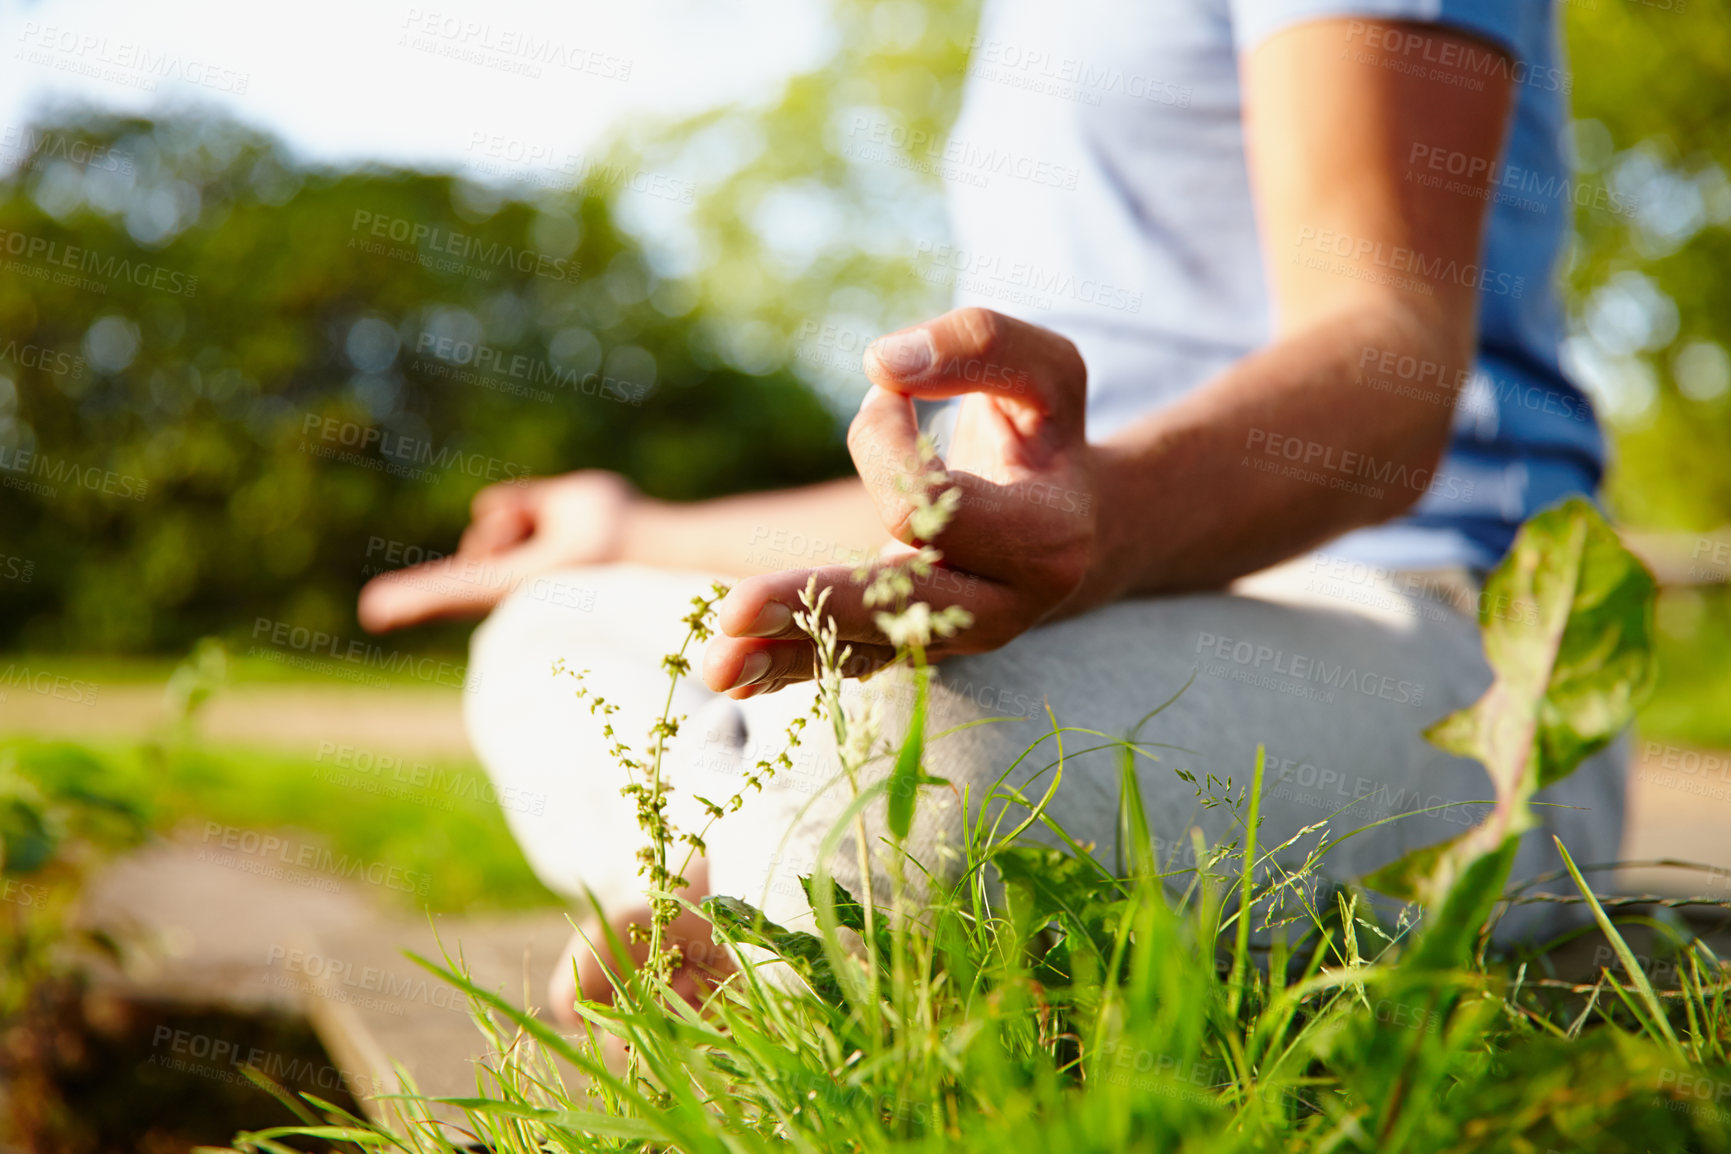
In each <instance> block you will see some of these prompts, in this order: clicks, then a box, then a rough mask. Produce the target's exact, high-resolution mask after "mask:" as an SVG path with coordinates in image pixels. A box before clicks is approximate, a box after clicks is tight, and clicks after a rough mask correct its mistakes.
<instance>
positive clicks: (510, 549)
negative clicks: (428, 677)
mask: <svg viewBox="0 0 1731 1154" xmlns="http://www.w3.org/2000/svg"><path fill="white" fill-rule="evenodd" d="M887 540H889V535H888V533H886V532H885V531H884V528H883V526H882V525H881V524H879V523H878V519H877V512H876V509H875V507H874V506H873V504H872V501H871V498H870V497H868V496H867V495H866V491H865V487H864V486H863V485H862V484H861V483H860V482H859V481H858V480H857V479H854V480H841V481H831V482H828V483H826V484H821V485H809V486H807V487H805V488H801V489H787V490H783V491H781V492H775V493H748V494H745V495H742V496H738V497H723V498H720V499H718V500H714V501H698V502H693V503H690V504H675V503H672V502H666V501H653V500H650V499H649V498H646V497H644V496H642V495H641V494H639V493H638V492H637V491H636V490H635V489H634V488H633V487H632V486H631V485H630V484H629V483H628V482H626V481H625V480H624V479H623V478H622V477H619V476H617V475H615V474H612V473H605V472H597V471H587V472H579V473H570V474H567V475H565V476H562V477H553V478H549V479H547V480H541V481H531V482H529V483H527V484H502V485H492V486H489V487H487V488H485V489H482V490H481V491H480V492H479V493H477V494H476V495H475V501H474V507H473V511H472V519H471V521H470V524H469V528H468V529H467V531H465V532H464V534H463V539H462V541H461V542H460V543H459V544H458V546H457V550H456V552H455V553H453V554H452V555H451V556H449V557H443V558H439V559H438V560H434V561H429V562H427V563H426V564H424V565H416V566H414V567H413V568H410V569H398V570H395V571H394V572H390V573H384V574H381V575H380V576H378V577H375V578H373V580H371V581H369V582H368V583H367V586H366V588H364V589H362V590H361V597H360V605H359V607H358V612H359V616H360V620H361V624H362V625H364V626H366V627H367V628H368V629H371V630H375V631H380V630H386V629H400V628H402V627H404V626H407V625H415V624H418V623H420V622H423V621H431V620H436V619H439V618H448V617H473V616H478V615H479V614H482V613H485V612H487V611H488V610H489V609H491V608H492V607H493V606H494V605H496V604H497V603H498V602H499V601H500V599H502V598H504V597H505V596H507V595H508V594H510V593H511V592H513V591H515V590H516V589H518V588H520V587H521V586H522V585H523V583H524V582H525V581H530V580H532V579H534V578H536V577H539V576H541V575H542V574H545V573H552V572H555V571H557V570H560V569H569V568H572V567H575V566H579V565H601V564H606V563H610V562H637V563H640V564H644V565H656V566H660V567H662V568H669V569H690V570H693V571H696V572H699V573H714V574H716V575H718V576H723V577H743V576H747V575H749V574H752V573H773V572H778V571H782V570H791V569H801V568H805V567H808V566H811V565H825V564H836V563H843V562H845V563H848V564H856V563H857V561H858V559H860V558H862V557H865V556H869V555H871V554H874V553H876V552H877V550H878V549H879V548H880V547H881V546H882V545H883V543H884V542H886V541H887Z"/></svg>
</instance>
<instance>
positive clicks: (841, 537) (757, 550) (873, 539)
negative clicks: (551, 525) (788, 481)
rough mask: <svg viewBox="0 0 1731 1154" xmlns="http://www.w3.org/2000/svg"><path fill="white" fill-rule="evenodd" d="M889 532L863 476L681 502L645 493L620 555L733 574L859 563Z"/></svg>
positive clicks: (632, 515)
mask: <svg viewBox="0 0 1731 1154" xmlns="http://www.w3.org/2000/svg"><path fill="white" fill-rule="evenodd" d="M888 540H889V533H888V532H886V531H885V529H884V527H883V525H882V524H881V523H880V522H879V521H878V515H877V507H876V506H875V505H873V504H872V500H871V497H870V496H869V495H867V493H866V491H865V486H864V485H862V484H861V483H860V481H859V479H858V478H857V477H849V478H846V479H843V480H839V481H828V482H825V483H824V484H821V485H807V486H805V487H804V488H799V489H783V490H780V491H778V492H773V493H746V494H743V495H741V496H737V497H720V498H717V499H715V500H712V501H698V502H694V503H691V504H674V503H672V502H664V501H649V500H640V501H639V502H638V503H637V505H636V506H635V507H634V508H633V509H632V510H631V512H630V514H629V515H628V516H627V519H626V523H625V529H624V535H623V542H622V548H621V550H620V558H619V559H620V560H622V561H635V562H638V563H640V564H644V565H657V566H660V567H662V568H666V569H691V570H695V571H697V572H700V573H716V574H719V575H722V576H728V577H745V576H749V575H750V574H753V573H773V572H776V571H778V570H782V569H805V568H809V567H810V566H813V565H826V564H831V563H841V564H857V563H858V562H859V561H862V560H864V559H865V558H867V557H871V556H873V555H875V554H876V553H877V551H878V550H879V549H880V548H881V547H882V546H883V544H884V543H885V542H886V541H888Z"/></svg>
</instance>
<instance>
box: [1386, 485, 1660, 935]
mask: <svg viewBox="0 0 1731 1154" xmlns="http://www.w3.org/2000/svg"><path fill="white" fill-rule="evenodd" d="M1653 592H1654V586H1653V578H1652V576H1651V575H1650V574H1648V572H1647V570H1646V568H1645V567H1643V566H1642V564H1641V562H1640V561H1639V560H1637V559H1636V558H1635V556H1634V555H1633V554H1631V553H1630V552H1629V551H1628V550H1627V549H1625V548H1624V547H1623V544H1622V542H1621V541H1620V540H1618V538H1617V534H1616V533H1615V532H1614V531H1613V530H1612V529H1611V527H1610V526H1609V525H1607V524H1606V523H1605V521H1604V518H1602V517H1601V516H1599V513H1598V511H1597V510H1595V509H1594V508H1593V506H1592V505H1591V504H1590V503H1589V502H1587V501H1585V500H1582V499H1580V498H1571V499H1569V500H1568V501H1565V502H1563V503H1562V504H1560V505H1558V506H1556V507H1554V508H1551V509H1548V510H1546V511H1545V512H1543V513H1540V514H1538V515H1537V516H1535V517H1534V518H1532V519H1531V520H1530V521H1528V522H1527V523H1526V524H1525V525H1523V526H1522V527H1521V531H1520V533H1519V535H1518V536H1517V537H1516V538H1515V543H1514V546H1513V547H1512V548H1511V549H1510V550H1509V554H1508V556H1507V557H1505V558H1504V559H1503V562H1502V564H1501V565H1499V566H1497V569H1496V571H1495V572H1494V573H1492V574H1491V576H1490V579H1489V580H1488V581H1487V582H1486V583H1485V590H1484V596H1483V598H1482V601H1481V604H1480V606H1479V625H1480V629H1481V632H1482V634H1483V636H1484V646H1485V657H1486V659H1487V660H1488V661H1489V662H1490V665H1491V669H1492V671H1493V673H1494V674H1495V680H1494V681H1493V682H1492V684H1491V687H1490V688H1489V689H1488V690H1486V691H1485V694H1484V696H1483V697H1481V698H1479V700H1478V701H1476V702H1475V703H1473V704H1472V705H1471V706H1469V707H1468V708H1466V709H1462V710H1459V711H1457V712H1455V713H1452V714H1450V715H1449V716H1447V717H1445V718H1443V719H1442V720H1441V721H1439V722H1437V723H1436V724H1435V725H1433V726H1431V727H1430V729H1428V730H1427V731H1426V732H1425V737H1426V738H1428V739H1429V740H1430V742H1431V743H1432V744H1433V745H1435V746H1437V747H1438V748H1439V749H1444V750H1447V751H1448V752H1450V753H1455V754H1459V755H1460V756H1462V757H1471V758H1476V759H1477V760H1478V761H1479V762H1480V763H1482V764H1483V765H1484V767H1485V770H1486V772H1487V773H1489V774H1490V777H1491V782H1492V784H1493V785H1494V786H1495V790H1496V799H1497V801H1496V806H1495V808H1494V809H1493V810H1492V811H1491V812H1490V813H1489V814H1488V815H1487V816H1486V817H1485V819H1484V821H1482V822H1481V823H1480V824H1479V825H1477V826H1475V827H1473V828H1472V829H1471V830H1468V831H1467V832H1466V833H1465V834H1462V835H1461V836H1459V837H1456V838H1453V839H1451V840H1449V841H1446V842H1442V843H1440V844H1438V845H1433V846H1426V847H1424V848H1422V849H1418V850H1415V851H1413V852H1411V853H1409V854H1407V855H1406V856H1405V857H1403V858H1401V859H1400V860H1399V861H1397V862H1394V863H1393V864H1392V865H1389V866H1386V867H1384V868H1383V869H1381V870H1378V871H1377V872H1376V873H1374V874H1372V875H1371V876H1370V877H1369V878H1367V879H1365V881H1366V884H1368V885H1369V886H1371V887H1372V888H1373V889H1377V890H1381V891H1382V892H1384V893H1388V894H1392V895H1394V896H1396V897H1400V898H1405V899H1408V900H1423V901H1426V902H1428V903H1430V904H1431V905H1432V906H1433V907H1437V908H1440V907H1442V906H1443V905H1444V900H1443V899H1444V898H1445V897H1447V896H1448V895H1449V893H1450V890H1451V888H1452V887H1453V886H1454V884H1455V882H1456V880H1457V879H1460V878H1462V877H1463V876H1464V875H1465V874H1466V873H1467V871H1468V867H1469V866H1471V865H1472V864H1473V863H1474V862H1476V861H1479V860H1480V859H1482V858H1484V857H1485V855H1487V854H1498V853H1500V851H1502V850H1503V849H1504V848H1505V846H1508V845H1510V843H1512V842H1514V841H1515V840H1517V839H1518V838H1519V837H1520V835H1521V834H1522V833H1524V832H1525V831H1526V830H1528V829H1531V828H1532V827H1533V826H1534V825H1535V824H1537V823H1536V819H1535V818H1534V817H1533V813H1532V807H1531V805H1530V804H1529V803H1530V801H1531V799H1532V796H1533V794H1534V793H1536V792H1537V791H1538V790H1540V789H1542V788H1544V787H1545V786H1547V785H1550V784H1551V783H1553V782H1556V781H1560V780H1562V779H1563V778H1565V777H1567V776H1568V775H1569V774H1570V773H1572V772H1573V771H1574V769H1575V767H1576V766H1577V765H1579V764H1580V763H1581V761H1582V759H1583V758H1586V757H1588V756H1589V755H1591V754H1593V753H1595V752H1597V751H1598V750H1600V749H1603V748H1604V747H1605V746H1606V745H1608V744H1609V743H1610V742H1611V740H1612V739H1613V738H1615V737H1616V735H1617V734H1618V733H1619V732H1620V731H1621V730H1622V729H1623V727H1624V726H1625V725H1627V724H1628V723H1629V720H1630V718H1631V717H1633V715H1634V712H1635V708H1636V706H1637V705H1639V704H1640V702H1641V700H1642V698H1643V697H1644V696H1645V694H1646V693H1647V691H1648V689H1649V688H1650V687H1651V685H1652V680H1653V654H1652V619H1653ZM1510 857H1511V858H1512V853H1511V854H1510ZM1505 873H1506V869H1505V870H1498V869H1489V870H1476V871H1472V874H1473V879H1474V882H1475V885H1478V886H1483V885H1494V886H1495V887H1496V889H1497V892H1491V893H1488V894H1474V895H1456V898H1457V899H1458V898H1460V897H1462V896H1465V897H1467V898H1469V899H1470V900H1465V901H1462V900H1454V901H1450V902H1448V903H1447V904H1448V906H1449V908H1450V910H1451V912H1452V913H1453V914H1454V915H1455V916H1457V917H1468V916H1477V915H1476V913H1474V911H1478V910H1483V911H1484V913H1485V914H1486V915H1488V913H1489V910H1490V907H1491V905H1492V904H1494V902H1495V900H1496V898H1497V897H1498V896H1499V893H1500V887H1501V884H1502V876H1503V874H1505ZM1480 924H1482V919H1481V921H1480ZM1472 928H1476V927H1469V929H1472ZM1450 936H1455V935H1450Z"/></svg>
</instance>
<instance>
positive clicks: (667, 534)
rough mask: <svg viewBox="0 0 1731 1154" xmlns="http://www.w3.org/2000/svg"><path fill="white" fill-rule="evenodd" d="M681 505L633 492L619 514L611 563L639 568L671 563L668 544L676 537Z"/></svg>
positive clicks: (627, 497)
mask: <svg viewBox="0 0 1731 1154" xmlns="http://www.w3.org/2000/svg"><path fill="white" fill-rule="evenodd" d="M677 509H678V506H677V505H675V504H673V503H672V502H671V501H657V500H655V499H654V498H652V497H645V496H644V495H643V494H641V493H639V492H637V491H636V490H632V492H631V493H630V494H629V495H627V496H626V498H625V500H624V502H623V503H622V505H621V507H620V509H619V513H618V522H619V523H618V530H617V532H615V533H614V535H613V549H612V554H613V555H612V557H611V560H613V561H615V562H622V563H629V564H637V565H665V564H667V558H666V553H667V543H668V542H669V541H670V540H672V539H673V538H674V536H675V527H674V521H675V519H676V516H677V514H676V510H677Z"/></svg>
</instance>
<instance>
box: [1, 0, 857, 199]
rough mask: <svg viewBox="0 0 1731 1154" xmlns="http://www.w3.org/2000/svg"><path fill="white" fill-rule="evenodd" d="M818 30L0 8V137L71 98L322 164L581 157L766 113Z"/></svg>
mask: <svg viewBox="0 0 1731 1154" xmlns="http://www.w3.org/2000/svg"><path fill="white" fill-rule="evenodd" d="M824 14H825V13H824V6H823V5H822V4H818V3H814V2H813V0H545V2H536V0H456V2H451V0H442V2H438V3H434V4H403V3H396V2H394V0H291V2H290V3H286V4H279V5H254V4H250V3H244V2H242V3H236V2H235V0H152V2H151V3H148V4H142V3H138V2H137V0H95V2H92V0H38V2H35V3H25V4H0V46H3V51H0V60H3V61H4V64H3V65H0V129H7V128H16V127H18V126H21V125H23V124H24V123H26V122H27V121H28V120H29V118H30V115H31V112H32V111H33V110H35V109H38V108H40V107H42V106H44V105H46V104H51V103H52V102H54V101H56V100H63V99H70V100H77V101H83V102H89V103H95V104H98V105H101V106H104V107H108V108H114V109H120V110H126V111H134V112H144V111H151V110H162V109H164V108H176V107H182V106H185V105H187V104H194V103H203V104H207V105H214V106H216V107H218V108H221V109H223V110H225V111H227V112H228V113H229V114H230V115H232V116H234V117H235V118H237V119H240V120H242V121H244V122H247V123H249V124H252V125H254V126H257V127H261V128H264V129H267V130H269V131H272V132H274V133H276V134H278V135H280V136H282V137H283V138H285V139H286V140H287V141H288V142H289V143H290V145H291V146H292V147H294V148H295V149H296V150H297V151H298V152H300V153H302V154H303V155H306V156H309V157H312V158H315V159H318V160H324V161H359V160H368V159H380V160H386V161H391V162H396V163H403V164H415V165H421V166H429V167H438V168H445V169H463V168H467V167H469V166H470V165H471V164H472V163H473V162H474V161H475V160H476V159H477V157H478V155H479V154H480V153H483V152H486V151H487V150H495V151H494V152H493V155H495V156H504V155H511V156H515V155H518V154H521V153H522V152H524V151H525V150H533V149H536V148H545V149H548V150H552V151H553V152H554V154H555V155H564V154H576V155H579V156H583V155H587V154H589V153H591V152H594V151H598V150H599V147H600V145H601V144H602V143H603V142H604V141H605V140H606V139H607V137H608V135H609V134H610V132H611V131H615V130H618V129H620V128H621V127H622V126H623V125H625V124H627V123H629V122H631V121H632V120H635V119H638V118H640V117H644V116H652V117H653V116H677V115H682V114H686V113H690V112H695V111H699V110H701V109H704V108H707V107H711V106H714V105H717V104H724V103H732V102H738V101H755V100H761V99H765V98H767V97H769V96H772V95H773V94H774V93H775V92H776V90H777V89H778V87H779V84H780V82H781V81H782V80H783V79H785V78H786V77H787V76H788V75H790V74H792V73H794V72H798V71H804V70H807V69H810V68H812V67H814V66H816V65H817V64H818V63H820V62H821V61H822V60H823V59H824V58H825V56H827V54H828V50H829V38H830V35H831V33H830V30H829V28H828V26H827V24H826V22H825V19H824Z"/></svg>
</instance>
